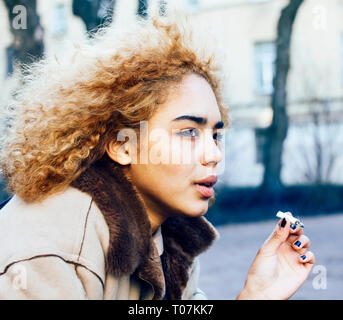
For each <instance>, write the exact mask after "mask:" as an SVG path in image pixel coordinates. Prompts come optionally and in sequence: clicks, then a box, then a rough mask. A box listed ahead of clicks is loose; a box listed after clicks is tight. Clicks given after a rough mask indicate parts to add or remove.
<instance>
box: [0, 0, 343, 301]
mask: <svg viewBox="0 0 343 320" xmlns="http://www.w3.org/2000/svg"><path fill="white" fill-rule="evenodd" d="M171 5H173V6H177V7H178V8H179V9H181V11H182V12H184V13H185V14H190V16H191V18H192V20H193V21H194V23H195V25H197V24H198V25H199V26H202V27H203V26H206V27H208V30H211V32H212V33H213V32H214V33H215V36H216V41H217V42H218V43H219V44H220V46H221V48H222V49H223V50H224V51H225V55H226V57H227V59H225V62H224V61H223V64H224V65H223V67H224V70H225V74H226V75H227V77H226V78H227V79H226V82H225V88H224V93H223V94H224V103H225V104H226V105H228V106H229V109H230V118H231V127H230V129H229V130H228V131H227V133H226V136H225V155H226V157H225V159H226V160H225V165H224V168H223V171H222V173H221V175H220V176H219V182H218V183H217V185H216V189H217V193H216V201H215V204H214V205H213V206H212V207H211V208H210V209H209V212H208V213H207V215H206V216H207V218H208V219H209V220H210V221H211V222H212V223H213V224H214V225H215V226H216V227H217V229H218V231H219V233H220V236H221V237H220V239H219V240H218V241H217V242H216V243H215V244H214V246H213V247H212V248H211V249H210V250H208V251H207V252H205V253H204V254H202V255H201V257H200V259H201V265H202V272H201V279H200V284H201V288H202V289H203V290H204V291H205V292H206V293H207V295H208V297H209V298H210V299H235V297H236V296H237V294H238V292H239V291H240V290H241V289H242V287H243V285H244V280H245V277H246V273H247V271H248V269H249V266H250V264H251V262H252V260H253V258H254V256H255V254H256V253H257V250H258V249H259V247H260V246H261V245H262V244H263V242H264V240H265V239H266V238H267V237H268V236H269V234H270V232H271V231H272V229H273V228H274V225H275V223H277V220H276V219H274V217H275V214H276V212H277V211H278V210H282V211H290V212H292V213H293V215H295V216H297V217H300V218H301V219H302V221H303V222H304V224H305V233H306V235H308V236H309V237H310V239H311V241H312V245H311V251H313V252H314V253H315V255H316V260H317V264H316V266H315V268H314V269H313V271H312V273H311V275H310V277H309V279H308V280H307V281H306V283H305V284H304V285H303V286H302V287H301V288H300V289H299V290H298V292H297V293H296V294H295V295H294V296H293V297H292V299H342V298H343V252H342V250H343V249H342V245H343V239H342V231H341V229H342V227H343V0H150V1H149V0H139V1H138V0H49V1H47V0H0V30H1V37H0V88H1V89H0V106H4V105H5V104H6V98H7V97H8V96H10V95H11V94H13V90H15V88H16V86H17V85H18V84H16V83H14V81H13V79H12V78H11V74H12V72H13V67H14V63H15V62H16V61H19V62H22V63H31V62H32V61H34V60H36V59H40V58H41V57H42V56H43V54H54V53H61V52H62V50H63V45H62V44H63V41H65V40H71V41H77V40H79V39H82V37H89V38H91V37H92V33H93V32H95V31H96V30H97V28H98V27H99V26H100V25H106V24H111V23H119V24H122V25H125V23H129V21H130V19H129V18H130V17H132V16H134V15H135V14H139V15H141V16H143V17H144V16H146V15H147V12H146V9H147V8H148V7H155V8H157V9H158V10H159V12H160V14H161V15H167V14H168V6H171ZM113 10H114V11H113ZM113 12H114V13H113ZM85 31H87V33H86V32H85ZM0 120H1V119H0ZM4 125H5V123H4V121H2V126H4ZM4 187H5V183H4V181H3V180H1V177H0V200H5V199H7V198H8V197H9V196H10V195H8V194H7V193H6V192H5V190H4Z"/></svg>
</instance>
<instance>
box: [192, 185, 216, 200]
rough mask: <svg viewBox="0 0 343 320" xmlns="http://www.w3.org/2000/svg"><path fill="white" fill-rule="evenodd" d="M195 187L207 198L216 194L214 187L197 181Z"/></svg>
mask: <svg viewBox="0 0 343 320" xmlns="http://www.w3.org/2000/svg"><path fill="white" fill-rule="evenodd" d="M195 188H196V189H197V190H198V191H199V192H200V193H201V194H202V195H203V196H204V197H206V198H211V197H213V195H214V189H213V187H206V186H204V185H201V184H198V183H195Z"/></svg>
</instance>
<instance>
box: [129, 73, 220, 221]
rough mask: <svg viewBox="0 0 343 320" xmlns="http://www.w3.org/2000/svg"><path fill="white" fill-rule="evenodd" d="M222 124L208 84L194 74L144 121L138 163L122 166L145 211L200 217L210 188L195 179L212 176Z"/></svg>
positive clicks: (209, 196)
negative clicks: (144, 133)
mask: <svg viewBox="0 0 343 320" xmlns="http://www.w3.org/2000/svg"><path fill="white" fill-rule="evenodd" d="M222 126H223V123H222V122H221V114H220V111H219V108H218V104H217V101H216V97H215V95H214V93H213V91H212V89H211V87H210V85H209V84H208V82H207V81H206V80H205V79H204V78H202V77H200V76H198V75H196V74H191V75H187V76H186V77H185V78H184V80H183V81H182V83H181V84H180V87H179V88H177V89H176V90H174V91H173V92H172V93H171V95H170V97H169V98H168V100H167V102H166V103H165V104H164V105H162V106H161V107H160V108H159V109H158V111H157V112H156V113H155V114H154V115H153V117H152V118H150V119H149V121H148V122H147V128H148V130H147V133H148V135H147V136H145V137H142V138H141V139H144V140H143V141H145V142H143V143H144V148H143V149H141V150H140V151H139V153H138V155H137V156H138V157H137V163H136V164H130V165H129V166H128V168H127V173H128V174H129V176H130V178H131V181H132V182H133V183H134V185H135V186H136V187H137V189H138V191H139V192H140V194H141V195H142V197H143V199H144V200H145V203H146V205H147V209H148V211H150V213H152V214H154V215H162V216H163V215H164V218H166V217H167V216H169V215H171V213H172V214H173V215H187V216H200V215H203V214H205V213H206V212H207V210H208V202H209V199H210V198H211V197H212V196H213V192H214V191H213V188H212V187H206V186H201V185H199V184H197V183H196V182H199V181H200V180H203V179H206V178H208V177H210V178H212V180H211V181H212V182H213V181H214V180H215V179H216V176H217V174H218V168H217V165H218V163H219V162H220V161H221V160H222V151H221V150H220V148H219V147H220V146H219V145H218V140H219V137H220V136H221V135H220V133H222V131H223V130H219V129H220V128H222ZM148 139H149V141H148ZM141 152H145V155H146V154H148V160H147V161H145V162H146V163H140V159H141V158H140V153H141ZM143 158H144V157H143ZM211 176H212V177H211ZM209 182H210V181H209Z"/></svg>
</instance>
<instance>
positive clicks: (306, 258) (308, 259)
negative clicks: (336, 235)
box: [299, 251, 316, 265]
mask: <svg viewBox="0 0 343 320" xmlns="http://www.w3.org/2000/svg"><path fill="white" fill-rule="evenodd" d="M315 260H316V259H315V256H314V254H313V252H312V251H307V252H306V254H303V255H299V262H301V263H308V264H310V265H314V264H315V263H316V261H315Z"/></svg>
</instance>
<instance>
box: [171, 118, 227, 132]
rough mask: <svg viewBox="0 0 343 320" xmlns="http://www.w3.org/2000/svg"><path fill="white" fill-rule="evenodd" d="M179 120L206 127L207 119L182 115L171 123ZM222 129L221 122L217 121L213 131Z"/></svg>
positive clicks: (222, 124)
mask: <svg viewBox="0 0 343 320" xmlns="http://www.w3.org/2000/svg"><path fill="white" fill-rule="evenodd" d="M180 120H190V121H193V122H195V123H197V124H199V125H206V124H207V119H206V118H203V117H197V116H190V115H183V116H180V117H177V118H175V119H174V120H172V121H180ZM223 127H224V123H223V121H218V122H217V123H216V124H215V125H214V126H213V129H221V128H223Z"/></svg>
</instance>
